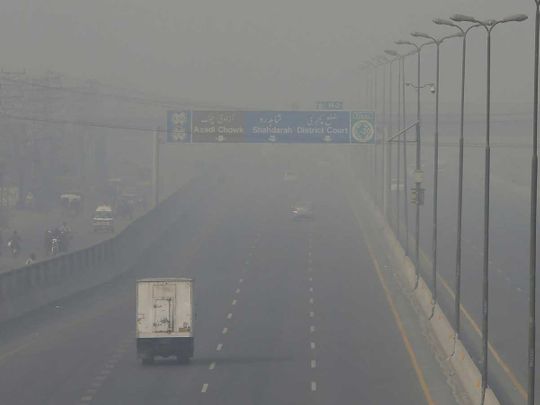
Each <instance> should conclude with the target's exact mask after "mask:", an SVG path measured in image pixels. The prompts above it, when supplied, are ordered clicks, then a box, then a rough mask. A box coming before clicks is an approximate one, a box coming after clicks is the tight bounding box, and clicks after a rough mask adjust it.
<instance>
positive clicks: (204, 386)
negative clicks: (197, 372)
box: [201, 383, 208, 394]
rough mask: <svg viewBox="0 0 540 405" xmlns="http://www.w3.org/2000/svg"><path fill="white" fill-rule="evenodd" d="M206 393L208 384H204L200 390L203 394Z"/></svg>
mask: <svg viewBox="0 0 540 405" xmlns="http://www.w3.org/2000/svg"><path fill="white" fill-rule="evenodd" d="M206 391H208V384H207V383H204V384H203V386H202V388H201V392H202V393H203V394H204V393H205V392H206Z"/></svg>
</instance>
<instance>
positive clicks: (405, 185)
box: [401, 56, 409, 256]
mask: <svg viewBox="0 0 540 405" xmlns="http://www.w3.org/2000/svg"><path fill="white" fill-rule="evenodd" d="M401 78H402V80H401V98H402V101H401V108H402V119H403V124H402V125H403V128H404V129H405V126H406V125H407V117H406V115H405V56H402V57H401ZM407 193H408V181H407V132H404V133H403V213H404V215H405V255H406V256H409V201H408V200H407Z"/></svg>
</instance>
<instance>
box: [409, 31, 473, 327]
mask: <svg viewBox="0 0 540 405" xmlns="http://www.w3.org/2000/svg"><path fill="white" fill-rule="evenodd" d="M411 35H412V36H413V37H419V38H427V39H430V40H431V41H432V44H434V45H435V46H436V49H437V61H436V72H435V77H436V80H435V88H436V94H435V136H434V138H435V139H434V141H435V142H434V150H433V223H432V225H433V239H432V259H431V260H432V262H431V269H432V283H433V288H432V291H431V293H432V305H433V307H432V311H431V316H432V317H433V314H434V313H435V305H436V304H437V234H438V232H437V225H438V218H437V215H438V213H437V210H438V189H439V95H440V87H439V86H440V49H441V44H442V43H443V42H444V41H445V40H447V39H450V38H457V37H461V36H463V34H462V33H461V32H458V33H456V34H452V35H447V36H445V37H442V38H439V39H437V38H434V37H432V36H430V35H427V34H424V33H422V32H413V33H412V34H411Z"/></svg>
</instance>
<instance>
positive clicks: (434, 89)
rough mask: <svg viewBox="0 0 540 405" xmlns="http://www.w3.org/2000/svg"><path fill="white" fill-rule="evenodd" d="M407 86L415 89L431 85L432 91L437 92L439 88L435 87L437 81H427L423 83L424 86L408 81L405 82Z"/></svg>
mask: <svg viewBox="0 0 540 405" xmlns="http://www.w3.org/2000/svg"><path fill="white" fill-rule="evenodd" d="M405 86H407V87H412V88H413V89H425V88H426V87H429V91H430V92H431V93H433V94H435V93H436V92H437V89H436V88H435V83H426V84H423V85H422V86H417V85H415V84H414V83H411V82H407V83H405Z"/></svg>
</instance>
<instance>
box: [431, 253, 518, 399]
mask: <svg viewBox="0 0 540 405" xmlns="http://www.w3.org/2000/svg"><path fill="white" fill-rule="evenodd" d="M421 255H422V259H423V260H424V261H426V262H427V263H428V264H429V263H430V260H429V259H428V257H427V256H426V254H425V253H424V252H423V251H422V253H421ZM439 278H440V280H441V283H442V285H443V287H444V288H445V289H446V291H447V292H448V294H450V296H451V297H452V299H455V297H456V294H455V293H454V291H453V290H452V288H451V287H450V286H449V285H448V283H447V281H446V280H445V278H444V277H443V276H442V275H440V274H439ZM460 309H461V312H463V315H465V318H467V320H468V321H469V323H470V324H471V326H472V328H473V330H474V331H475V332H476V334H477V335H478V336H480V337H481V336H482V331H481V329H480V327H479V326H478V324H477V323H476V322H475V320H474V319H473V317H472V315H471V314H470V313H469V311H467V309H466V308H465V307H464V306H463V304H460ZM488 348H489V352H490V353H491V355H492V356H493V358H494V359H495V361H496V362H497V363H499V365H500V366H501V368H502V369H503V371H504V372H505V373H506V375H508V378H510V381H511V382H512V384H513V385H514V387H515V388H516V389H517V391H518V392H519V394H520V395H521V396H522V397H523V398H527V391H526V390H525V388H524V387H523V385H521V383H520V382H519V380H518V379H517V377H516V375H515V374H514V372H513V371H512V369H511V368H510V366H509V365H508V364H507V363H506V362H505V361H504V360H503V359H502V357H501V356H500V355H499V353H498V352H497V350H496V349H495V347H493V345H492V344H491V343H489V342H488Z"/></svg>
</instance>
